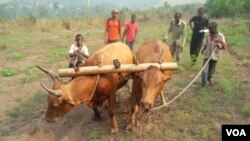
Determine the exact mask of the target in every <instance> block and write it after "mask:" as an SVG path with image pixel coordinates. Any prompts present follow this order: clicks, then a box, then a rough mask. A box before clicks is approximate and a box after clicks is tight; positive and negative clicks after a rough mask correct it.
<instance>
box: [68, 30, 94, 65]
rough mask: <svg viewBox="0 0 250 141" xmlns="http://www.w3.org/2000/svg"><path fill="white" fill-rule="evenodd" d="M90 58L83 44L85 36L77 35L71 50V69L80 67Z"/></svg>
mask: <svg viewBox="0 0 250 141" xmlns="http://www.w3.org/2000/svg"><path fill="white" fill-rule="evenodd" d="M88 57H89V52H88V48H87V46H85V45H84V44H83V36H82V35H81V34H77V35H76V37H75V43H74V44H72V45H71V47H70V49H69V67H70V68H73V67H78V66H79V65H80V64H83V63H84V61H85V59H86V58H88Z"/></svg>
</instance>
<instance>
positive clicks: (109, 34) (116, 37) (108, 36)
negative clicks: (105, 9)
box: [104, 9, 122, 44]
mask: <svg viewBox="0 0 250 141" xmlns="http://www.w3.org/2000/svg"><path fill="white" fill-rule="evenodd" d="M117 14H118V11H117V10H116V9H113V10H112V12H111V15H112V17H111V18H109V19H107V20H106V23H105V34H104V43H105V44H110V43H114V42H118V41H121V30H122V23H121V21H120V20H119V19H118V18H117Z"/></svg>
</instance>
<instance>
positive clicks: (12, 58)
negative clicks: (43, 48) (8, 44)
mask: <svg viewBox="0 0 250 141" xmlns="http://www.w3.org/2000/svg"><path fill="white" fill-rule="evenodd" d="M25 57H26V56H25V55H24V54H22V53H15V54H14V55H13V56H11V57H10V58H9V59H10V60H20V59H23V58H25Z"/></svg>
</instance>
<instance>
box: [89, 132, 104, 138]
mask: <svg viewBox="0 0 250 141" xmlns="http://www.w3.org/2000/svg"><path fill="white" fill-rule="evenodd" d="M102 134H103V133H102V132H100V131H92V132H90V133H89V135H88V137H87V138H88V139H89V140H97V139H100V138H101V136H102Z"/></svg>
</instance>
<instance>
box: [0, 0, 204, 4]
mask: <svg viewBox="0 0 250 141" xmlns="http://www.w3.org/2000/svg"><path fill="white" fill-rule="evenodd" d="M8 1H9V0H0V4H3V3H5V2H8ZM90 1H91V0H90ZM141 1H143V0H141ZM164 1H167V2H168V3H169V4H170V5H179V4H187V3H205V2H206V0H162V2H164Z"/></svg>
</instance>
